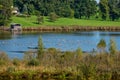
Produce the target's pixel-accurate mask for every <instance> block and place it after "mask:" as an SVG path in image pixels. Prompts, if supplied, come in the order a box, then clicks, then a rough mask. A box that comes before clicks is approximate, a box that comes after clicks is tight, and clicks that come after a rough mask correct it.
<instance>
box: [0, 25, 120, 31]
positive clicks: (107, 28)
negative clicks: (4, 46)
mask: <svg viewBox="0 0 120 80" xmlns="http://www.w3.org/2000/svg"><path fill="white" fill-rule="evenodd" d="M0 30H1V31H10V28H9V27H4V28H0ZM22 31H23V32H26V31H27V32H32V31H39V32H75V31H120V27H118V26H114V27H111V26H102V27H101V26H91V27H90V26H57V27H55V26H41V27H26V28H25V27H24V28H22Z"/></svg>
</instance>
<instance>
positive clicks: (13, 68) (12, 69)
mask: <svg viewBox="0 0 120 80" xmlns="http://www.w3.org/2000/svg"><path fill="white" fill-rule="evenodd" d="M14 71H15V67H8V68H7V70H6V72H8V73H11V72H14Z"/></svg>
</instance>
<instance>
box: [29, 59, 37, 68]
mask: <svg viewBox="0 0 120 80" xmlns="http://www.w3.org/2000/svg"><path fill="white" fill-rule="evenodd" d="M28 65H29V66H38V65H39V60H38V59H35V58H33V59H31V60H30V61H28Z"/></svg>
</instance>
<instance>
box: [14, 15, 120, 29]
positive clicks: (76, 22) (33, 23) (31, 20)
mask: <svg viewBox="0 0 120 80" xmlns="http://www.w3.org/2000/svg"><path fill="white" fill-rule="evenodd" d="M12 23H20V24H21V25H22V26H23V27H40V26H56V27H57V26H68V27H69V26H92V27H93V26H100V27H102V26H103V27H104V26H111V27H114V26H118V27H120V20H119V21H102V20H85V19H75V18H59V19H58V20H57V21H55V22H50V21H49V19H48V18H47V17H44V23H42V24H37V18H36V16H31V17H26V18H23V17H16V16H13V17H12Z"/></svg>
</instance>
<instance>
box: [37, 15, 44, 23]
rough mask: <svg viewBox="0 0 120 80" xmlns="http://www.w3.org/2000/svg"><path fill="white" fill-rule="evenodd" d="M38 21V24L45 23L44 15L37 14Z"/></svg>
mask: <svg viewBox="0 0 120 80" xmlns="http://www.w3.org/2000/svg"><path fill="white" fill-rule="evenodd" d="M37 23H38V24H42V23H44V17H43V16H37Z"/></svg>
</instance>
